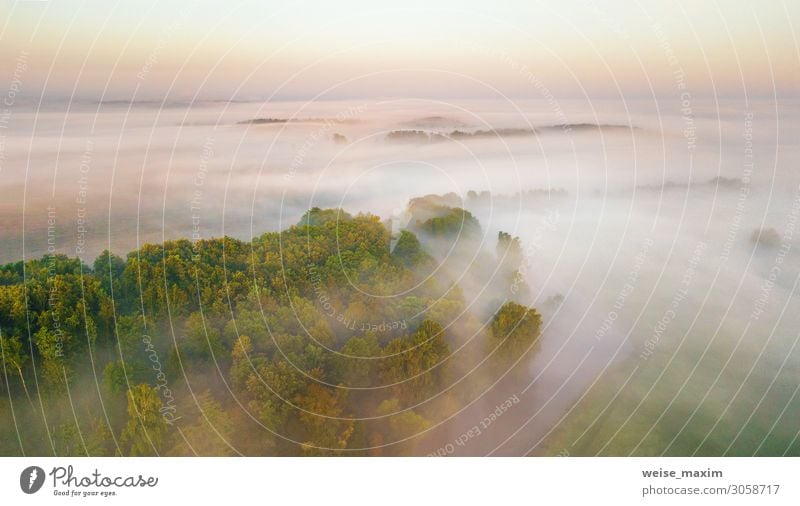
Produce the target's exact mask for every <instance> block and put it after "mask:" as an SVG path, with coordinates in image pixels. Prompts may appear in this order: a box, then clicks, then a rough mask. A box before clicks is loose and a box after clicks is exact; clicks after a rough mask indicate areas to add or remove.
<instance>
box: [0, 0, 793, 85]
mask: <svg viewBox="0 0 800 506" xmlns="http://www.w3.org/2000/svg"><path fill="white" fill-rule="evenodd" d="M498 3H500V2H486V1H468V0H460V1H440V2H433V1H432V0H427V1H411V0H406V1H403V2H378V1H358V0H338V1H310V2H271V1H267V2H264V1H261V2H259V1H245V2H236V1H231V2H221V1H218V2H210V1H207V0H201V1H191V2H189V1H182V0H161V1H156V0H137V1H127V0H126V1H114V0H110V1H109V0H84V1H81V0H0V71H2V76H3V85H2V86H3V87H6V83H11V82H12V81H14V80H15V76H16V80H17V81H18V83H17V84H18V85H19V86H18V87H19V93H18V95H19V97H32V98H39V97H41V96H42V95H44V97H45V98H48V99H56V98H65V97H72V96H74V97H75V98H78V99H82V100H97V99H99V98H101V97H102V98H104V99H106V100H128V99H132V98H135V99H138V100H146V99H157V100H161V99H164V98H165V97H168V98H170V99H191V98H193V97H194V96H195V95H196V96H197V97H198V98H202V99H221V100H227V99H240V100H246V99H264V98H273V99H308V98H312V97H315V96H316V95H318V94H320V93H322V97H324V98H354V97H359V96H370V97H372V96H429V97H462V96H463V97H470V96H481V97H482V96H493V95H497V94H504V95H508V96H514V97H539V96H542V94H543V93H544V92H547V91H549V92H551V93H553V94H555V95H557V96H581V95H583V94H587V95H589V96H625V97H627V96H650V95H651V94H655V95H657V96H662V95H666V96H676V95H679V94H680V92H681V91H682V90H683V89H686V90H688V91H690V92H691V93H692V94H693V95H710V94H717V95H725V96H742V95H743V93H744V92H745V90H746V93H747V94H748V95H749V96H772V95H779V96H795V95H797V92H798V91H799V90H800V54H799V53H798V41H797V39H796V33H795V30H797V28H798V26H800V2H797V1H790V0H777V1H774V2H748V1H740V0H727V1H723V0H718V1H689V0H687V1H683V2H675V1H635V0H633V1H626V2H622V1H608V2H593V1H590V0H583V1H578V0H551V1H547V2H537V1H519V2H502V4H501V5H498ZM434 4H435V5H436V6H435V7H434V6H433V5H434ZM681 73H683V77H679V76H680V75H681ZM681 86H683V87H684V88H681Z"/></svg>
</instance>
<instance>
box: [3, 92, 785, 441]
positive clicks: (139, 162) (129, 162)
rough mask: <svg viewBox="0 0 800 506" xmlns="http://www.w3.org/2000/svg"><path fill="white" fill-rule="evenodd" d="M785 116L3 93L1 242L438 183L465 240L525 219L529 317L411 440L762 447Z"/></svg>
mask: <svg viewBox="0 0 800 506" xmlns="http://www.w3.org/2000/svg"><path fill="white" fill-rule="evenodd" d="M687 107H688V108H687ZM258 118H273V119H279V120H281V121H269V122H268V121H251V120H254V119H258ZM798 119H800V104H799V103H797V102H795V101H784V102H779V103H775V102H772V101H759V100H754V101H751V102H750V103H748V104H745V103H743V102H741V101H739V102H726V101H720V100H714V99H707V100H700V99H695V100H693V101H692V102H691V103H690V104H686V103H683V104H682V103H680V102H678V101H669V100H658V101H653V100H649V101H648V100H644V99H643V100H639V101H636V100H634V101H616V100H611V99H609V100H605V101H597V100H593V101H582V100H578V99H575V100H568V101H558V102H556V101H553V100H550V101H548V100H540V101H534V100H524V101H512V100H472V101H469V100H464V101H460V102H455V103H454V102H439V101H429V100H410V99H387V100H369V101H364V102H359V101H346V102H345V101H330V102H312V103H295V102H276V103H225V102H213V103H198V104H192V105H189V104H163V105H162V104H124V103H106V104H77V105H72V106H69V107H68V106H65V105H61V104H49V105H47V106H46V107H44V109H43V110H39V111H37V110H33V109H30V110H23V109H16V110H15V111H14V113H13V116H12V118H11V122H10V127H9V129H8V130H6V131H5V137H4V139H3V142H4V144H3V150H2V156H3V158H2V160H1V161H2V169H1V170H0V174H2V184H0V223H2V224H3V226H2V227H0V234H2V238H0V260H2V261H15V260H19V259H22V258H25V259H31V258H36V257H39V256H41V255H43V254H45V253H46V252H47V251H48V247H52V249H53V250H54V251H55V252H60V253H66V254H68V255H70V256H76V255H78V256H80V257H81V258H82V259H83V260H84V261H86V262H87V263H91V261H92V260H93V259H94V258H95V256H96V255H97V254H98V253H99V252H100V251H102V250H103V249H110V250H112V251H114V252H116V253H118V254H125V253H127V252H128V251H131V250H133V249H135V248H137V247H139V246H141V245H142V244H144V243H148V242H161V241H163V240H165V239H171V238H178V237H187V238H192V239H199V238H209V237H220V236H223V235H229V236H234V237H237V238H241V239H246V240H247V239H250V238H252V237H253V236H256V235H259V234H261V233H263V232H265V231H270V230H280V229H283V228H286V227H287V226H289V225H291V224H294V223H296V222H297V221H298V219H299V218H300V216H301V215H302V214H303V213H304V212H305V211H306V210H307V209H308V208H310V207H314V206H317V207H341V208H344V209H345V210H347V211H348V212H351V213H355V212H370V213H373V214H377V215H379V216H381V217H383V218H386V219H389V218H391V217H393V216H394V217H397V216H400V215H402V214H403V213H404V210H405V209H406V206H407V204H408V202H409V200H410V199H412V198H415V197H420V196H424V195H428V194H437V195H443V194H448V193H452V194H455V197H456V198H457V199H459V200H460V201H461V202H462V203H463V206H464V207H465V208H466V209H467V210H469V211H470V212H472V213H473V214H474V215H475V216H476V217H477V218H478V219H479V221H480V223H481V226H482V233H483V234H484V235H483V238H484V241H483V245H482V246H481V248H484V249H485V250H486V251H494V247H495V244H496V242H497V235H498V232H500V231H504V232H508V233H511V234H512V235H514V236H518V237H520V239H521V241H522V245H523V249H524V251H525V255H524V260H523V262H522V263H521V265H520V266H519V268H520V270H521V271H522V272H523V273H524V275H525V278H526V281H527V284H528V285H529V287H530V300H529V301H527V302H529V303H531V304H532V305H534V306H535V307H536V308H537V309H538V310H539V312H541V313H542V315H543V321H544V332H543V335H542V337H541V343H540V349H539V350H538V351H537V352H536V353H535V354H531V355H530V356H526V357H525V362H526V363H524V364H522V367H524V369H525V374H524V375H523V376H519V375H514V376H512V375H508V376H507V377H505V378H503V379H501V380H500V381H499V382H497V383H496V384H495V385H493V386H492V387H491V388H489V389H488V390H487V391H486V392H485V393H483V394H481V395H479V396H476V397H475V398H474V399H471V400H470V403H469V405H468V407H467V408H465V409H464V410H463V411H462V412H460V413H458V414H457V415H456V416H454V417H453V418H452V419H450V420H448V421H447V422H445V423H443V424H442V425H441V426H438V427H435V428H434V429H432V430H431V431H429V432H428V433H426V434H423V435H422V436H421V439H422V442H423V444H422V445H421V448H422V449H423V450H424V453H430V452H436V451H437V450H438V449H440V448H443V447H446V446H447V445H448V444H450V443H453V444H451V446H452V447H453V451H452V452H450V451H447V453H448V454H459V455H461V454H463V455H467V454H468V455H484V454H490V453H491V454H497V455H522V454H558V453H561V454H606V453H612V454H628V453H631V454H655V455H658V454H661V453H666V454H669V453H670V452H673V453H676V454H691V453H693V452H697V453H698V454H705V453H717V454H719V453H725V452H729V453H730V454H743V455H750V454H753V453H758V452H765V451H766V450H767V448H769V449H770V451H771V452H772V453H775V452H777V453H778V454H780V453H781V452H782V451H784V450H787V451H788V450H789V448H790V447H791V446H792V445H793V444H795V438H796V436H797V429H796V426H793V424H792V423H791V420H793V419H794V420H796V418H797V416H798V415H800V400H799V399H798V397H797V396H796V394H797V388H796V387H797V378H798V377H800V352H798V350H797V349H796V346H795V345H796V343H797V339H798V335H797V329H798V328H800V302H798V298H797V297H796V295H795V293H796V287H797V285H796V283H797V280H798V274H800V253H799V252H798V246H800V245H799V244H798V237H797V235H798V234H797V233H796V231H797V228H798V223H797V221H798V215H800V192H799V191H798V185H800V172H798V161H799V159H800V151H799V150H798V149H799V148H800V145H798V139H800V135H798V134H800V123H799V122H798ZM283 120H289V121H283ZM397 131H419V132H425V134H426V135H428V136H435V140H434V139H432V138H422V137H419V136H415V135H409V136H406V138H403V139H401V140H399V141H398V140H397V139H396V138H393V137H392V136H391V135H390V134H391V133H392V132H397ZM455 131H458V132H480V135H473V136H465V135H452V134H453V132H455ZM486 132H489V133H488V134H486ZM511 133H514V135H511ZM335 134H338V135H335ZM470 192H474V193H470ZM48 206H49V207H50V208H51V209H50V210H49V211H50V214H48ZM48 218H50V220H51V221H50V223H49V224H48ZM401 221H402V220H401ZM767 229H773V231H774V232H775V233H770V234H766V235H765V234H763V233H762V235H761V236H760V237H761V238H760V239H759V236H758V233H757V231H759V230H767ZM754 232H756V236H755V237H754V235H753V234H754ZM48 239H50V242H49V243H48ZM506 288H507V289H508V292H507V293H504V291H503V289H502V288H497V287H495V286H494V285H493V286H492V290H497V291H498V293H497V294H494V295H495V296H496V297H498V298H513V297H514V295H515V293H514V292H513V291H512V287H511V286H508V287H506ZM477 291H478V290H468V291H465V298H466V299H467V300H466V301H467V304H468V305H469V304H470V303H471V302H472V300H471V297H473V296H475V297H477V295H476V292H477ZM510 396H518V398H519V399H520V402H519V404H515V405H514V406H513V407H512V408H510V409H509V410H508V411H506V412H504V414H503V415H502V416H500V417H498V418H497V420H496V421H494V422H493V423H492V424H491V426H490V427H489V428H487V429H486V430H484V431H482V432H481V435H480V436H477V437H470V442H469V444H468V445H463V446H461V445H457V444H454V441H456V440H458V439H459V438H460V437H461V435H462V434H464V433H466V432H467V431H469V430H470V428H471V427H473V426H475V425H476V424H478V423H479V422H480V421H481V420H482V419H483V418H484V417H486V416H488V414H489V413H491V412H492V411H493V410H494V409H495V407H496V405H497V404H499V403H501V402H503V401H504V400H506V399H507V398H509V397H510ZM795 425H796V424H795Z"/></svg>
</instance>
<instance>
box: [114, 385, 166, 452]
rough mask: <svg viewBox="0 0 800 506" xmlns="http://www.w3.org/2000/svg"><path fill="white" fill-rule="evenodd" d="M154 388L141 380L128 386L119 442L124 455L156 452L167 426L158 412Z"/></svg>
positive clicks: (157, 401) (159, 408)
mask: <svg viewBox="0 0 800 506" xmlns="http://www.w3.org/2000/svg"><path fill="white" fill-rule="evenodd" d="M160 410H161V398H160V397H159V395H158V390H156V389H155V388H153V387H151V386H150V385H146V384H141V385H137V386H135V387H133V388H131V389H130V390H128V423H127V424H126V425H125V428H124V429H123V430H122V436H121V437H120V445H121V446H122V450H123V451H124V452H125V455H127V456H129V457H141V456H152V455H158V454H159V450H160V449H161V446H162V443H163V442H164V435H165V433H166V430H167V425H166V422H165V421H164V418H163V417H162V416H161V412H160Z"/></svg>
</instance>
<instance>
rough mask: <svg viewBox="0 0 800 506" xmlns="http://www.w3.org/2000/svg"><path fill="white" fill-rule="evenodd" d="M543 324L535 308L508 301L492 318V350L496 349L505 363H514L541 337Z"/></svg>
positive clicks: (498, 355) (490, 343)
mask: <svg viewBox="0 0 800 506" xmlns="http://www.w3.org/2000/svg"><path fill="white" fill-rule="evenodd" d="M541 325H542V317H541V315H540V314H539V313H537V312H536V310H535V309H533V308H527V307H525V306H522V305H520V304H517V303H516V302H506V303H505V304H503V306H502V307H501V308H500V309H499V310H498V311H497V313H495V315H494V318H493V319H492V324H491V327H490V334H491V339H490V342H489V345H490V352H491V351H492V350H495V349H496V351H495V352H494V353H496V355H497V357H498V358H499V360H500V361H501V362H502V363H503V365H511V364H513V363H514V361H516V360H517V359H518V358H519V357H520V355H522V354H523V353H525V351H526V350H527V349H528V348H529V347H530V346H531V345H532V344H533V343H534V341H536V339H537V338H538V337H539V334H540V328H541Z"/></svg>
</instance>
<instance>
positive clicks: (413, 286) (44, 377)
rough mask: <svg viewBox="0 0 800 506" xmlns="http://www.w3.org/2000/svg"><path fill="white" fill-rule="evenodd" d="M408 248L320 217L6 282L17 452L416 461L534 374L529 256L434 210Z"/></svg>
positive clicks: (56, 265) (370, 221)
mask: <svg viewBox="0 0 800 506" xmlns="http://www.w3.org/2000/svg"><path fill="white" fill-rule="evenodd" d="M408 212H409V221H408V224H407V226H405V227H404V228H403V229H402V230H399V231H397V230H396V231H392V230H391V226H390V224H389V223H387V222H383V221H381V219H380V218H379V217H377V216H373V215H369V214H358V215H351V214H348V213H346V212H345V211H343V210H341V209H319V208H313V209H311V210H309V211H308V212H307V213H306V214H305V215H304V216H303V217H302V218H301V219H300V220H299V222H298V223H297V224H296V225H294V226H292V227H290V228H288V229H286V230H283V231H280V232H269V233H265V234H263V235H261V236H258V237H255V238H254V239H253V240H252V241H250V242H246V241H241V240H237V239H233V238H229V237H223V238H214V239H204V240H198V241H195V242H191V241H189V240H174V241H168V242H165V243H163V244H146V245H143V246H142V247H141V248H139V249H137V250H135V251H132V252H129V253H128V254H127V255H126V256H125V258H122V257H120V256H118V255H115V254H113V253H110V252H108V251H106V252H103V253H102V254H101V255H100V256H99V257H98V258H97V259H96V260H94V262H93V263H92V264H91V265H88V264H86V263H84V262H82V261H81V260H79V259H77V258H69V257H67V256H64V255H47V256H45V257H43V258H41V259H37V260H29V261H25V262H21V261H20V262H15V263H10V264H7V265H4V266H2V267H0V351H1V352H2V354H1V358H2V375H0V387H2V389H3V390H4V394H3V395H2V396H0V454H2V455H6V456H9V455H26V456H30V455H43V456H50V455H56V456H86V455H89V456H113V455H121V456H152V455H167V456H193V455H208V456H227V455H249V456H254V455H280V456H284V455H286V456H291V455H326V456H332V455H343V456H345V455H373V456H380V455H383V456H391V455H415V454H419V453H421V451H422V450H421V449H420V446H419V445H420V444H424V442H425V437H426V434H427V433H428V431H429V429H430V428H432V427H434V426H436V425H437V424H439V423H442V422H443V421H446V420H447V419H448V417H450V416H452V415H453V414H454V413H457V412H458V411H459V409H461V408H462V407H463V406H465V405H466V404H467V403H468V402H469V401H470V400H471V399H473V398H474V397H475V396H476V395H477V393H478V392H481V391H483V390H484V389H485V388H486V387H487V385H490V384H492V383H493V382H495V381H497V380H498V379H500V378H503V377H505V376H506V375H512V376H513V375H514V374H519V373H520V372H519V371H520V370H521V369H522V368H521V367H519V365H520V364H521V363H524V360H525V358H526V357H527V356H528V354H534V353H535V352H536V349H537V342H538V337H539V335H540V327H541V317H540V315H539V313H537V311H536V310H535V309H534V308H532V307H529V306H528V305H527V303H528V302H529V301H528V297H529V296H528V291H527V290H517V289H515V290H513V291H512V290H511V289H510V287H511V286H514V287H517V288H518V285H519V273H518V269H519V267H520V266H521V264H522V262H524V258H523V254H522V248H521V246H520V242H519V239H517V238H516V237H513V236H511V235H510V234H507V233H505V232H500V233H499V235H496V236H493V237H487V236H486V234H485V232H484V231H483V230H482V228H481V225H480V224H479V223H478V221H477V220H476V219H475V218H474V217H473V216H472V215H471V214H470V213H469V212H468V211H466V210H464V209H461V208H459V207H450V206H446V205H442V204H441V202H438V201H437V200H436V199H426V198H421V199H415V200H414V201H412V203H411V204H410V205H409V208H408Z"/></svg>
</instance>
